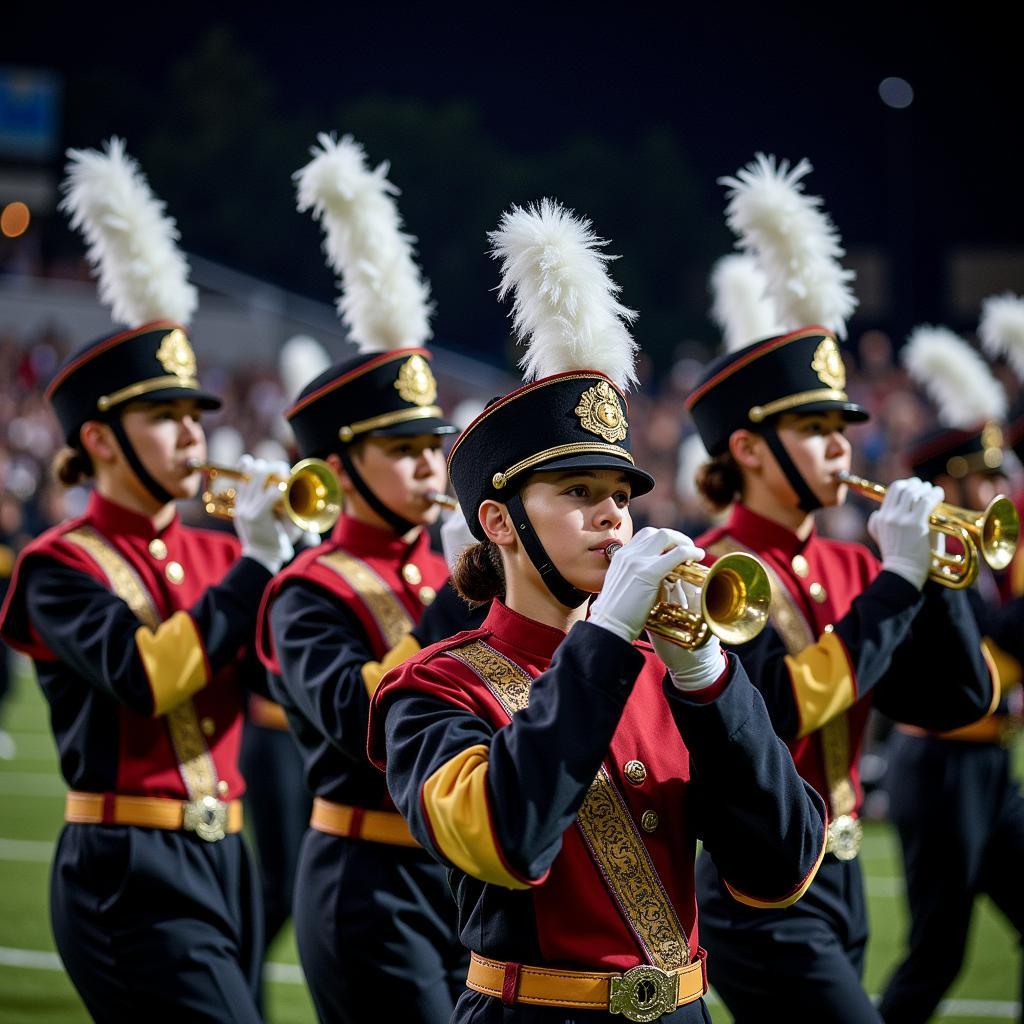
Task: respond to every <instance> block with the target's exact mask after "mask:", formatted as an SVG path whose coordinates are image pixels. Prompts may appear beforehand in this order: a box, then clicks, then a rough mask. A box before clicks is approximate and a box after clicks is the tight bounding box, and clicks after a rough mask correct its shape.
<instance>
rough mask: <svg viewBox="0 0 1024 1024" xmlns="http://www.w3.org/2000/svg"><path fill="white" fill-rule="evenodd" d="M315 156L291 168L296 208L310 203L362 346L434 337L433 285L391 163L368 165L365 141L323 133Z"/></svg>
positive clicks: (371, 348)
mask: <svg viewBox="0 0 1024 1024" xmlns="http://www.w3.org/2000/svg"><path fill="white" fill-rule="evenodd" d="M317 143H318V145H316V146H313V147H312V148H311V150H310V152H311V153H312V155H313V159H312V160H311V161H310V162H309V163H308V164H306V166H305V167H303V168H302V169H301V170H299V171H296V172H295V174H294V175H293V177H294V179H295V182H296V192H297V198H298V209H299V211H300V212H304V211H306V210H312V211H313V216H314V217H315V218H316V219H317V220H319V221H320V225H321V227H322V228H323V230H324V252H325V253H326V254H327V262H328V264H329V265H330V267H331V269H332V270H334V272H335V273H336V274H337V275H338V279H339V285H340V288H341V296H340V297H339V299H338V312H339V314H340V315H341V318H342V320H343V321H344V323H345V325H346V326H347V327H348V329H349V333H350V335H351V336H352V340H353V341H354V342H355V343H356V344H357V345H358V346H359V348H360V349H361V350H362V351H363V352H375V351H383V350H388V349H396V348H411V347H416V346H418V345H422V344H423V343H424V342H426V340H427V339H428V338H429V337H430V334H431V331H430V314H431V313H432V311H433V308H432V306H431V303H430V288H429V286H428V285H427V283H426V281H424V280H423V278H422V276H421V275H420V269H419V267H418V266H417V264H416V261H415V259H414V258H413V250H412V244H413V242H414V241H415V239H414V238H412V237H411V236H410V235H407V234H405V233H404V232H403V231H402V218H401V215H400V214H399V212H398V207H397V205H396V204H395V200H394V197H395V196H396V195H398V194H399V190H398V189H397V188H396V187H395V186H394V185H392V184H391V182H390V181H388V179H387V173H388V165H387V163H382V164H379V165H378V166H377V167H376V168H374V169H373V170H370V168H369V167H368V166H367V162H366V153H365V152H364V151H363V147H362V146H361V145H360V144H359V143H358V142H356V141H355V139H353V138H352V136H351V135H346V136H344V137H343V138H342V139H340V140H338V139H336V138H335V137H334V136H333V135H327V134H325V133H321V134H320V135H318V136H317Z"/></svg>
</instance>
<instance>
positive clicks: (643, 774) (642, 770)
mask: <svg viewBox="0 0 1024 1024" xmlns="http://www.w3.org/2000/svg"><path fill="white" fill-rule="evenodd" d="M622 771H623V774H624V775H625V776H626V778H627V779H628V780H629V781H630V782H632V783H633V785H634V786H639V785H640V784H641V783H642V782H643V781H644V780H645V779H646V778H647V768H646V766H645V765H644V763H643V761H627V762H626V766H625V768H623V769H622Z"/></svg>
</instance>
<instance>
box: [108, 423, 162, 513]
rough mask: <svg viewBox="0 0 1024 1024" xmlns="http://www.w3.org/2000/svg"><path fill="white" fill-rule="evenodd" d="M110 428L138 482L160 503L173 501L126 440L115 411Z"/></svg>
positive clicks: (125, 434) (126, 435)
mask: <svg viewBox="0 0 1024 1024" xmlns="http://www.w3.org/2000/svg"><path fill="white" fill-rule="evenodd" d="M109 423H110V429H111V430H112V431H113V432H114V437H116V438H117V443H118V444H119V445H120V446H121V451H122V452H124V457H125V458H126V459H127V460H128V465H129V466H131V467H132V472H133V473H134V474H135V475H136V476H137V477H138V478H139V483H141V484H142V486H143V487H145V488H146V490H147V491H149V493H150V494H151V495H152V496H153V497H154V498H155V499H156V500H157V501H159V502H160V504H161V505H166V504H167V503H168V502H170V501H174V495H173V494H171V493H170V492H169V491H165V490H164V489H163V488H162V487H161V486H160V485H159V484H158V483H157V482H156V481H155V480H154V479H153V477H152V476H151V475H150V472H149V470H148V469H146V467H145V466H144V465H143V464H142V459H140V458H139V454H138V452H136V450H135V448H134V447H132V443H131V441H129V440H128V434H127V433H125V429H124V423H122V422H121V416H120V414H119V413H117V412H115V413H114V414H113V415H112V416H111V418H110V420H109Z"/></svg>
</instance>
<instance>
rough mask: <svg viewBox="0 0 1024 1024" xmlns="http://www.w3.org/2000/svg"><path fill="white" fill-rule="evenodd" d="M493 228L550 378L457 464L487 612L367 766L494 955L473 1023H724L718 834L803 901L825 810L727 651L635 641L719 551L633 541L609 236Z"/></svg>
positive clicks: (392, 722)
mask: <svg viewBox="0 0 1024 1024" xmlns="http://www.w3.org/2000/svg"><path fill="white" fill-rule="evenodd" d="M491 240H492V242H493V244H494V250H495V255H497V256H500V257H501V259H502V261H503V271H504V276H503V281H502V287H501V294H502V296H504V295H505V294H507V293H509V292H510V291H513V290H514V291H515V307H514V308H515V319H516V325H517V330H518V332H519V333H520V336H523V335H530V336H531V341H530V343H529V346H528V349H527V353H526V355H525V357H524V360H523V363H524V366H525V367H526V376H527V379H528V380H529V381H530V383H528V384H526V385H525V386H524V387H522V388H520V389H519V390H517V391H513V392H512V393H511V394H508V395H505V396H504V397H502V398H498V399H495V400H494V401H493V402H491V403H490V405H489V406H488V407H487V409H486V410H485V411H484V412H483V413H482V414H481V415H480V416H479V417H478V418H477V419H476V420H475V421H474V422H473V423H472V424H470V426H469V427H468V428H467V429H466V430H465V431H464V432H463V433H462V435H461V436H460V438H459V439H458V441H457V442H456V444H455V447H454V448H453V450H452V452H451V455H450V458H449V469H450V472H451V475H452V479H453V481H454V484H455V489H456V491H457V493H458V496H459V499H460V503H461V506H462V508H463V509H465V510H466V511H467V520H468V523H469V526H470V528H471V530H472V532H473V534H474V536H475V537H476V539H477V541H478V543H477V544H475V545H474V546H473V547H471V548H469V549H468V550H467V551H466V552H465V553H464V554H463V555H462V558H461V560H460V562H459V565H458V568H457V570H456V573H455V581H456V584H457V586H458V588H459V589H460V591H461V592H462V594H463V595H464V596H465V597H467V598H469V599H472V600H475V601H484V600H491V605H490V610H489V612H488V614H487V617H486V619H485V621H484V623H483V625H482V627H481V628H480V629H478V630H475V631H471V632H465V633H462V634H461V635H459V636H457V637H455V638H453V639H450V640H448V641H446V642H442V643H440V644H437V645H435V646H433V647H431V648H428V649H427V650H425V651H423V652H422V653H420V654H418V655H416V656H414V657H412V658H410V659H408V660H407V661H405V662H404V663H403V664H402V665H401V666H400V667H399V668H397V669H396V670H395V671H393V672H392V673H391V674H390V675H389V676H388V677H387V678H386V680H385V682H384V683H383V685H382V686H381V688H380V689H379V690H378V691H377V693H376V695H375V697H374V701H373V705H372V708H371V721H370V741H369V742H370V753H371V757H372V758H373V760H374V761H375V763H377V764H378V765H379V766H380V767H382V768H383V767H385V762H386V770H387V778H388V786H389V789H390V791H391V793H392V795H393V797H394V798H395V801H396V803H397V805H398V807H399V809H400V810H401V812H402V813H403V814H404V815H405V816H406V818H407V820H408V821H409V824H410V827H411V829H412V833H413V835H414V836H415V837H416V838H417V839H418V840H419V841H420V842H421V843H422V844H423V845H424V847H426V848H427V849H428V850H429V851H430V852H431V853H432V854H433V855H434V856H435V857H437V858H438V859H439V860H440V861H441V862H442V863H443V864H445V865H446V866H447V867H448V869H449V878H450V882H451V888H452V891H453V892H454V893H455V896H456V899H457V901H458V905H459V921H460V928H461V936H462V941H463V942H464V943H465V944H466V946H467V947H469V948H470V949H471V950H472V961H471V966H470V970H469V976H468V979H467V982H466V984H467V986H468V987H467V989H466V990H465V991H464V992H463V995H462V997H461V998H460V999H459V1002H458V1005H457V1006H456V1010H455V1016H454V1018H453V1019H454V1020H457V1021H470V1020H473V1021H480V1022H484V1021H503V1020H504V1021H516V1020H551V1021H555V1020H558V1021H560V1022H565V1021H586V1022H597V1021H602V1020H609V1021H610V1020H618V1019H620V1018H619V1017H618V1016H617V1015H618V1014H623V1015H624V1016H625V1017H626V1018H627V1019H629V1020H644V1021H650V1020H656V1019H660V1020H664V1021H705V1020H707V1019H708V1017H707V1010H706V1008H705V1007H704V1004H703V999H702V997H703V994H704V992H705V990H706V982H705V977H704V973H705V972H704V957H705V954H704V951H703V950H702V949H701V948H700V945H699V942H700V935H699V929H698V922H697V913H696V900H695V894H694V887H693V858H694V855H695V847H696V843H697V840H698V839H702V840H703V842H704V843H705V844H706V846H707V847H708V848H709V849H712V850H714V851H716V856H717V857H719V859H720V863H721V864H722V866H723V869H724V870H725V872H726V874H727V876H728V877H729V880H730V885H731V886H732V892H733V894H734V898H735V899H737V900H742V901H744V902H747V901H751V902H761V901H763V902H767V903H772V904H777V905H783V904H788V903H792V902H793V901H795V900H796V899H798V898H799V897H800V895H801V894H802V892H803V891H804V890H805V889H806V887H807V885H808V884H809V882H810V880H811V878H812V877H813V875H814V872H815V870H816V867H817V864H818V863H819V860H820V857H821V855H822V852H823V844H824V815H823V809H822V804H821V801H820V798H819V797H817V795H816V794H814V793H813V792H812V791H811V789H810V787H809V786H807V785H806V784H805V783H803V782H802V780H800V779H799V778H798V776H797V774H796V772H795V770H794V767H793V764H792V760H791V758H790V757H789V754H788V752H787V751H786V749H785V747H784V745H783V744H782V743H781V742H780V741H779V740H778V739H777V737H775V735H774V734H773V732H772V729H771V725H770V722H769V720H768V717H767V714H766V712H765V708H764V704H763V702H762V700H761V698H760V697H759V696H758V694H757V693H756V691H755V690H754V689H753V688H752V687H751V686H750V684H749V682H748V680H747V678H746V675H745V673H744V671H743V669H742V667H741V666H740V664H739V662H738V661H737V660H736V658H735V657H734V656H731V655H729V656H726V655H724V654H723V652H722V650H721V647H720V646H719V643H718V640H717V638H712V639H711V640H710V642H708V643H707V644H705V645H704V646H701V647H697V648H696V649H694V650H687V649H684V648H683V647H680V646H676V645H674V644H672V643H669V642H667V641H663V640H661V639H660V638H655V639H654V645H655V646H654V647H651V646H650V645H649V644H647V643H644V642H642V641H640V639H639V638H640V635H641V634H642V633H643V630H644V623H645V620H646V618H647V616H648V614H649V612H650V610H651V607H652V605H653V604H654V602H655V600H656V599H657V598H658V597H659V595H660V593H661V591H662V579H663V577H664V576H665V575H666V574H667V573H668V572H669V570H670V569H672V568H673V567H675V566H676V565H678V563H680V562H681V561H684V560H691V559H696V558H699V557H700V556H701V554H702V552H701V551H700V550H699V549H698V548H696V547H695V546H694V545H693V544H692V542H691V541H690V540H689V538H687V537H685V536H684V535H682V534H680V533H677V532H675V531H673V530H661V529H650V528H649V529H645V530H643V531H641V532H640V533H638V534H637V535H636V537H632V532H633V531H632V524H631V519H630V513H629V503H630V499H631V497H632V496H635V495H639V494H643V493H645V492H647V491H649V490H650V489H651V488H652V487H653V485H654V481H653V479H652V478H651V477H650V476H649V475H648V474H647V473H646V472H644V471H643V470H642V469H640V468H639V467H637V466H636V465H635V464H634V460H633V456H632V455H631V452H630V424H629V421H628V419H627V415H628V410H627V409H626V407H625V396H624V387H625V386H626V385H627V384H628V383H629V382H632V381H633V380H635V378H634V374H633V361H634V353H635V348H636V346H635V343H634V342H633V340H632V338H631V337H630V335H629V332H628V330H627V328H626V322H628V321H630V320H631V319H632V315H633V314H632V313H631V312H630V311H629V310H627V309H625V308H624V307H623V306H621V305H620V304H619V303H618V301H617V300H616V297H615V294H616V292H617V290H618V289H617V287H616V286H615V285H614V283H613V282H612V281H611V279H610V278H609V277H608V275H607V271H606V268H605V265H604V264H605V261H606V260H607V258H608V257H606V256H605V255H604V254H603V253H602V252H601V250H600V246H601V245H602V244H603V243H601V242H600V241H599V240H598V239H597V238H596V237H595V236H594V234H593V232H592V230H591V227H590V224H589V223H588V222H587V221H583V220H579V219H576V218H575V217H574V216H573V215H572V214H570V213H568V212H567V211H565V210H564V209H562V208H561V207H560V206H558V204H556V203H554V202H552V201H550V200H546V201H545V202H544V203H543V204H542V205H541V206H540V207H538V208H531V209H527V210H523V209H517V208H513V210H512V211H511V212H509V213H507V214H506V215H505V217H504V218H503V220H502V223H501V226H500V229H499V230H498V231H497V232H496V233H494V234H493V235H492V236H491ZM631 537H632V539H631ZM611 544H616V545H618V544H621V545H623V546H622V548H621V550H619V551H618V553H617V554H615V556H614V558H613V559H612V560H611V563H610V566H609V562H608V557H607V556H608V550H609V545H611ZM598 592H599V593H598ZM594 593H598V596H597V598H596V600H595V601H594V604H593V606H592V609H591V617H590V619H589V621H584V620H585V619H586V613H587V602H588V600H589V599H590V597H591V596H592V595H593V594H594ZM678 596H679V597H682V595H681V594H680V595H678ZM492 599H493V600H492ZM662 659H663V660H662ZM545 1007H548V1008H556V1009H545Z"/></svg>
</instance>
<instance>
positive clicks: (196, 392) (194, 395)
mask: <svg viewBox="0 0 1024 1024" xmlns="http://www.w3.org/2000/svg"><path fill="white" fill-rule="evenodd" d="M176 398H191V399H192V400H193V401H194V402H197V403H198V405H199V408H200V409H208V410H210V411H211V412H212V411H213V410H214V409H219V408H220V407H221V406H222V405H223V404H224V403H223V402H222V401H221V400H220V399H219V398H218V397H217V396H216V395H214V394H212V393H211V392H209V391H203V390H201V389H200V388H184V387H175V386H173V385H171V386H170V387H166V388H157V389H156V390H155V391H147V392H146V393H145V394H143V395H138V396H136V397H134V398H129V399H126V400H125V401H124V402H119V403H118V404H117V405H115V406H114V407H113V408H114V409H123V408H124V407H125V406H126V405H131V403H132V402H172V401H174V400H175V399H176Z"/></svg>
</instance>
